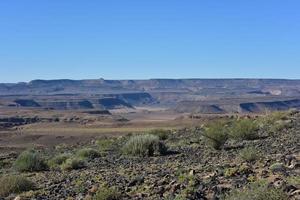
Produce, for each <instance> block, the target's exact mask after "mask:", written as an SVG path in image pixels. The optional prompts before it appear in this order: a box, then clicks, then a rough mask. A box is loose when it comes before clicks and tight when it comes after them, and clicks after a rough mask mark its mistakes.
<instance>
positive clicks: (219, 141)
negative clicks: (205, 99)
mask: <svg viewBox="0 0 300 200" xmlns="http://www.w3.org/2000/svg"><path fill="white" fill-rule="evenodd" d="M204 136H205V137H206V138H207V139H208V142H209V144H210V145H211V146H212V147H213V148H214V149H217V150H219V149H221V148H222V146H223V145H224V144H225V142H226V141H227V138H228V127H227V125H226V124H225V123H224V122H221V121H217V122H215V123H210V124H209V125H208V126H207V127H206V129H205V133H204Z"/></svg>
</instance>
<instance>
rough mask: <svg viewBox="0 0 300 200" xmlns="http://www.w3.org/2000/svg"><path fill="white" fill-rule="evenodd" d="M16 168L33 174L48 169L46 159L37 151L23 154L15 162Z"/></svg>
mask: <svg viewBox="0 0 300 200" xmlns="http://www.w3.org/2000/svg"><path fill="white" fill-rule="evenodd" d="M14 167H15V169H16V170H18V171H20V172H33V171H42V170H45V169H47V165H46V163H45V160H44V158H43V157H42V156H41V155H40V154H39V153H38V152H36V151H35V150H28V151H24V152H22V153H21V154H20V155H19V156H18V158H17V160H16V161H15V163H14Z"/></svg>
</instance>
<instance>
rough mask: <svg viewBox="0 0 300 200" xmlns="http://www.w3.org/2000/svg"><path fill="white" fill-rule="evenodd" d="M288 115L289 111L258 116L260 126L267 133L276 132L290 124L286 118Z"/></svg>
mask: <svg viewBox="0 0 300 200" xmlns="http://www.w3.org/2000/svg"><path fill="white" fill-rule="evenodd" d="M290 115H291V112H290V111H276V112H272V113H269V114H267V115H265V116H264V117H261V118H260V123H261V127H262V128H263V129H264V130H265V131H267V132H269V133H276V132H278V131H281V130H282V129H284V128H289V127H290V126H291V121H290V120H288V119H289V117H290Z"/></svg>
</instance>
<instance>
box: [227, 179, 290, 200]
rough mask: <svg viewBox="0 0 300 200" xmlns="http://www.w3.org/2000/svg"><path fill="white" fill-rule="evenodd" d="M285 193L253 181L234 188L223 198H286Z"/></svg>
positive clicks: (233, 199) (258, 199) (236, 199)
mask: <svg viewBox="0 0 300 200" xmlns="http://www.w3.org/2000/svg"><path fill="white" fill-rule="evenodd" d="M287 199H288V197H287V195H286V194H285V193H284V192H283V191H281V190H280V189H275V188H270V187H268V186H267V184H265V183H263V182H254V183H251V184H250V185H248V186H246V187H245V188H243V189H235V190H233V191H231V192H230V194H229V195H227V196H226V197H225V200H287Z"/></svg>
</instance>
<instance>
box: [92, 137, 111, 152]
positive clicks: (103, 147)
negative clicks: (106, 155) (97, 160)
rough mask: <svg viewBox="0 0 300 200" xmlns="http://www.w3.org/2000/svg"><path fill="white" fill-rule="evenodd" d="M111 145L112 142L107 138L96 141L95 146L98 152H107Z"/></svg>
mask: <svg viewBox="0 0 300 200" xmlns="http://www.w3.org/2000/svg"><path fill="white" fill-rule="evenodd" d="M113 143H114V140H113V139H109V138H102V139H98V140H97V141H96V145H97V146H98V147H99V150H100V151H107V150H109V149H110V148H111V147H112V145H113Z"/></svg>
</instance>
